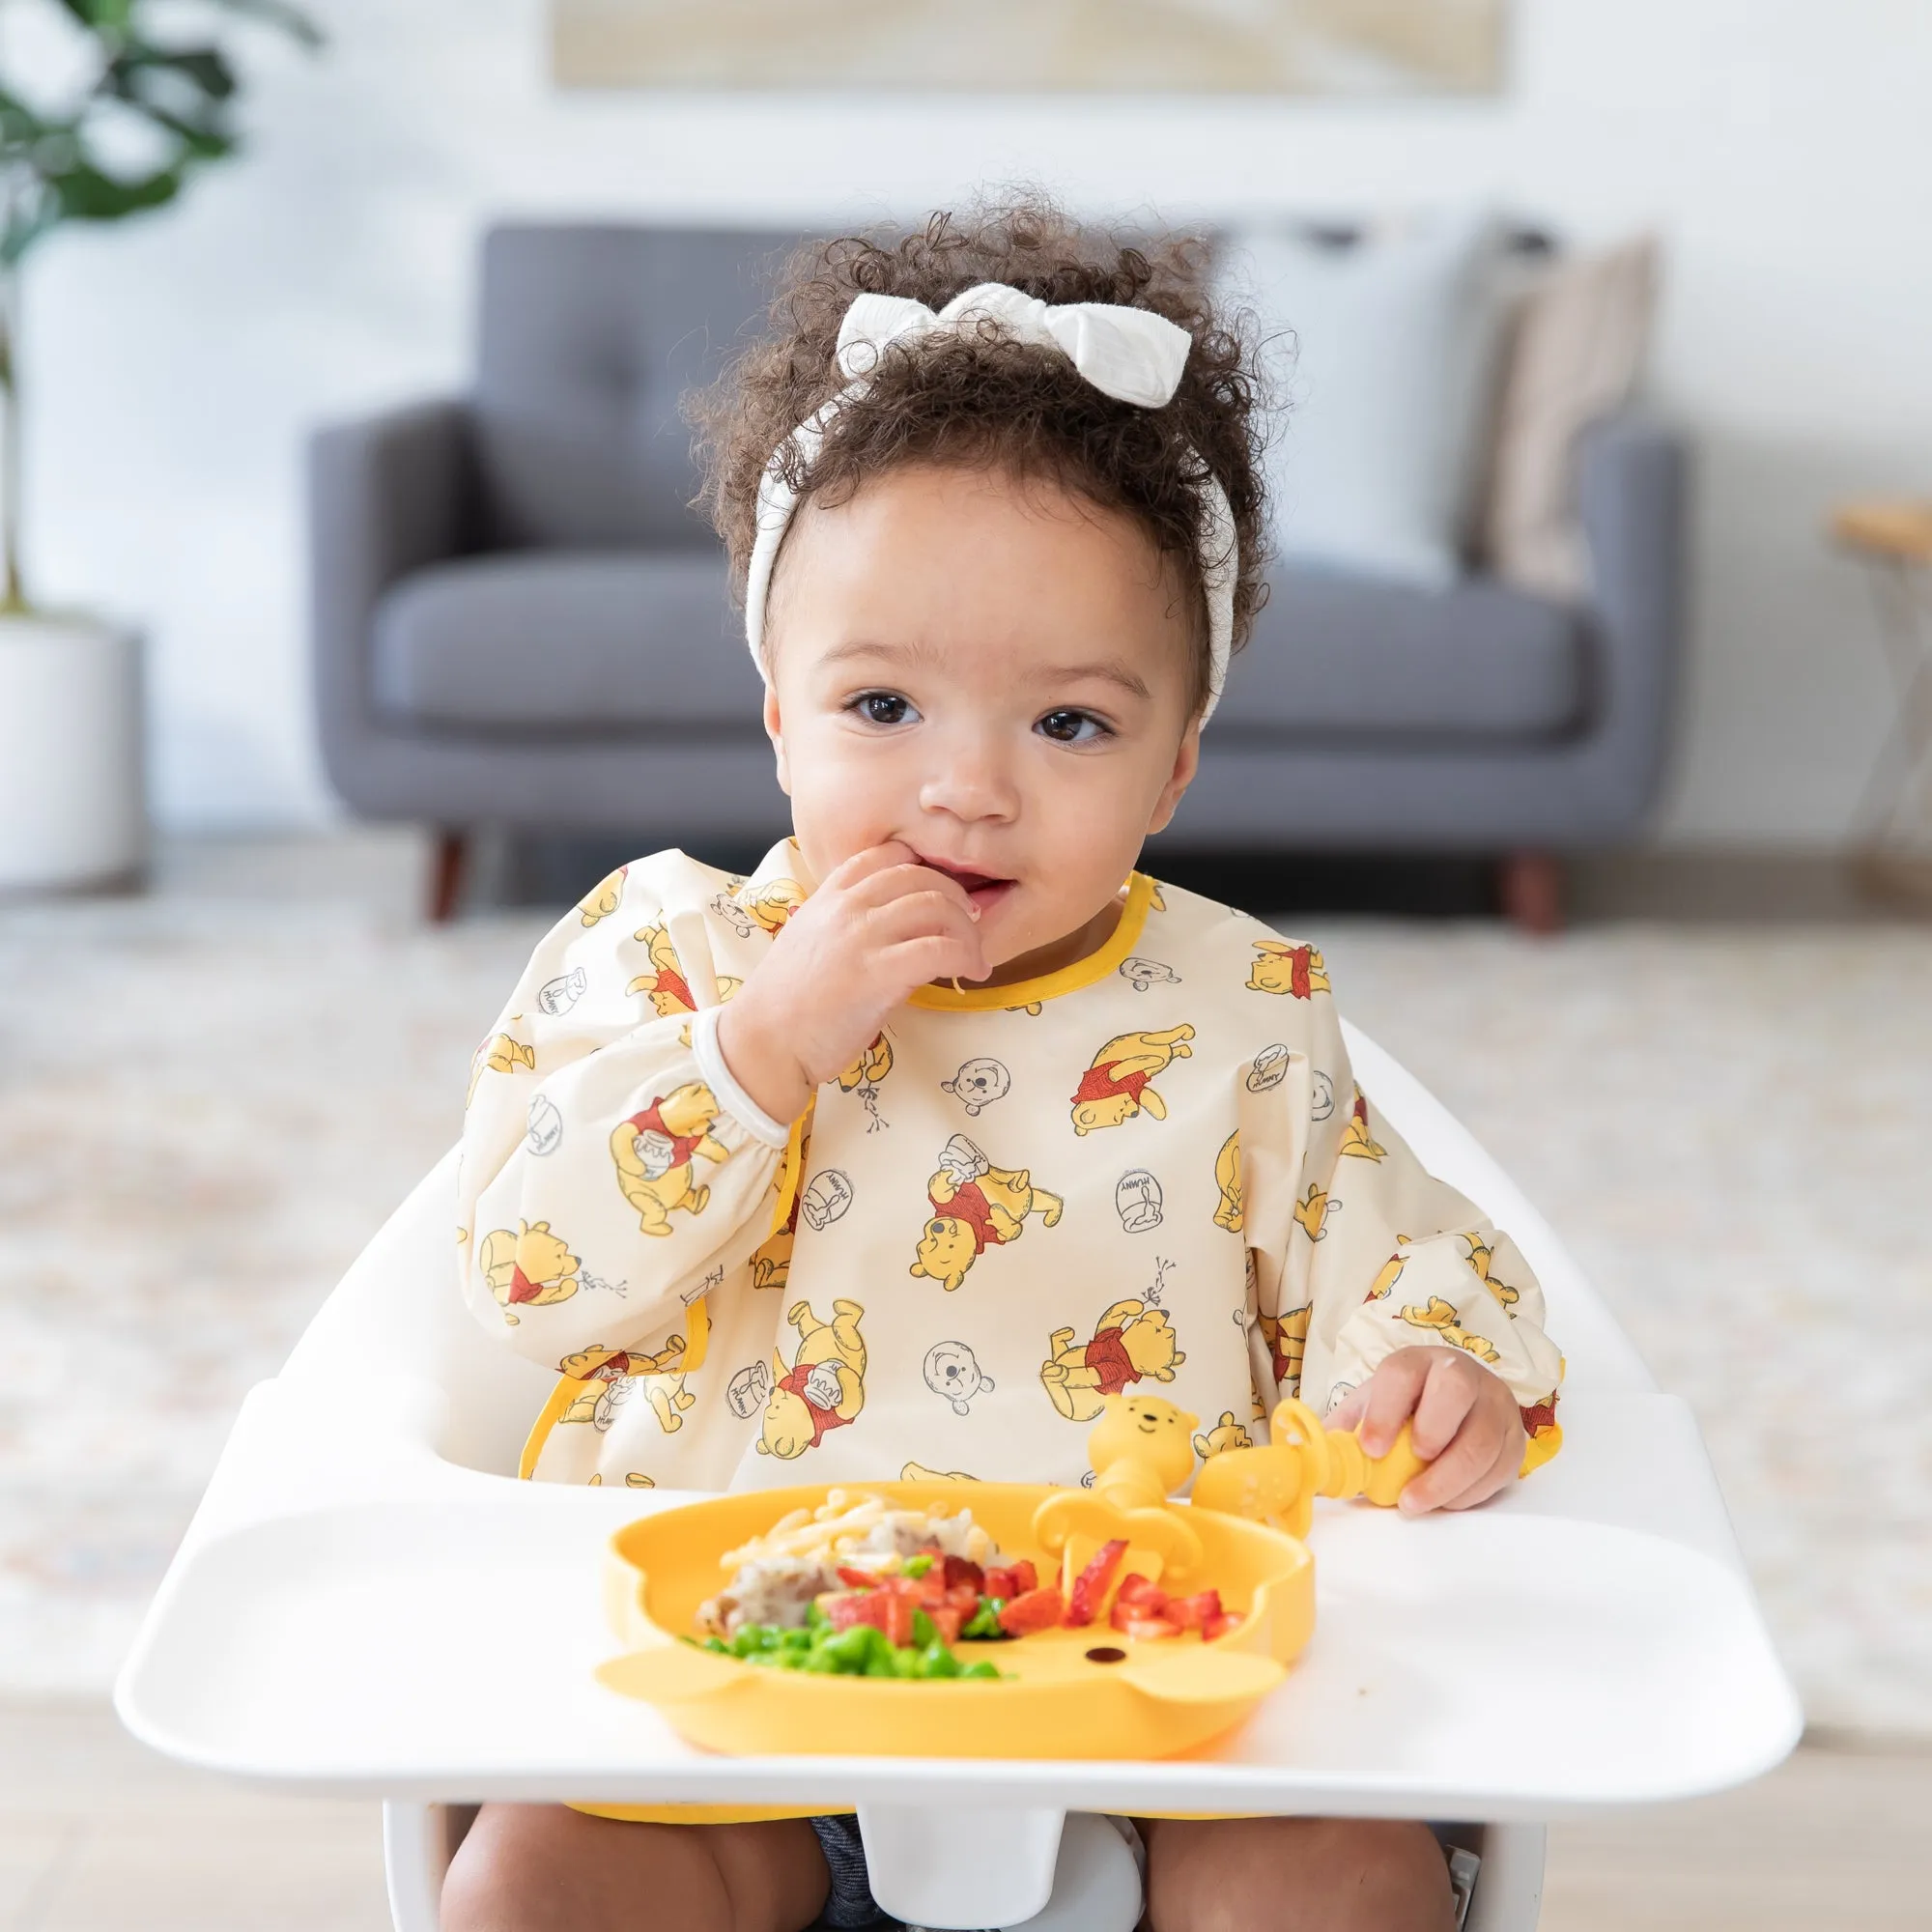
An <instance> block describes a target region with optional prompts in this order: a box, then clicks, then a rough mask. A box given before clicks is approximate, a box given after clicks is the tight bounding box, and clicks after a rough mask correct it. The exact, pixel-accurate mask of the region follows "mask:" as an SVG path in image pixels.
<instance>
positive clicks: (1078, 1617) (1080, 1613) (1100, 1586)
mask: <svg viewBox="0 0 1932 1932" xmlns="http://www.w3.org/2000/svg"><path fill="white" fill-rule="evenodd" d="M1126 1553H1127V1545H1126V1540H1125V1538H1123V1537H1118V1536H1117V1537H1116V1538H1115V1539H1114V1540H1113V1542H1111V1543H1103V1544H1101V1546H1100V1547H1099V1548H1098V1549H1096V1550H1095V1551H1094V1560H1093V1561H1092V1562H1091V1563H1089V1564H1088V1566H1087V1567H1086V1569H1084V1570H1083V1571H1081V1573H1080V1574H1079V1576H1077V1577H1074V1579H1073V1600H1072V1602H1071V1603H1069V1604H1068V1605H1067V1606H1066V1621H1067V1622H1068V1623H1069V1624H1072V1625H1073V1626H1075V1627H1076V1628H1078V1627H1079V1626H1080V1625H1082V1624H1091V1623H1092V1622H1093V1621H1094V1618H1095V1617H1097V1616H1098V1615H1099V1614H1100V1611H1101V1608H1102V1606H1103V1605H1105V1603H1106V1601H1107V1591H1108V1589H1109V1588H1110V1587H1111V1586H1112V1584H1113V1581H1114V1575H1115V1572H1116V1571H1118V1570H1119V1569H1120V1567H1121V1559H1122V1557H1123V1556H1125V1555H1126Z"/></svg>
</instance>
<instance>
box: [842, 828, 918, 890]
mask: <svg viewBox="0 0 1932 1932" xmlns="http://www.w3.org/2000/svg"><path fill="white" fill-rule="evenodd" d="M913 856H914V855H913V849H912V847H911V846H910V845H908V844H907V843H906V842H905V841H904V840H903V839H901V838H888V839H887V840H886V841H885V843H884V844H883V845H867V847H866V849H865V850H864V851H863V852H854V853H853V854H852V856H851V857H850V858H849V859H843V860H840V862H839V863H838V865H836V866H834V867H833V868H832V869H831V871H829V872H828V873H827V874H826V875H825V884H826V887H827V888H828V889H829V890H832V891H836V892H851V891H852V890H853V889H854V888H855V887H857V886H860V885H863V884H864V883H865V882H866V881H867V879H869V878H871V877H872V876H873V875H874V874H875V873H878V872H883V871H884V870H886V868H887V867H892V866H905V865H909V864H911V863H912V861H913Z"/></svg>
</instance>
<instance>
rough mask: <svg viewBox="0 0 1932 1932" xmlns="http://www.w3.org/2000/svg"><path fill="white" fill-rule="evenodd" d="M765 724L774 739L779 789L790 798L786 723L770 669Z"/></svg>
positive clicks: (768, 734)
mask: <svg viewBox="0 0 1932 1932" xmlns="http://www.w3.org/2000/svg"><path fill="white" fill-rule="evenodd" d="M764 725H765V736H766V737H767V738H769V739H770V740H771V741H772V756H773V758H774V760H775V761H776V764H777V769H778V778H779V789H780V790H781V792H783V793H784V795H785V796H786V797H787V798H789V797H790V796H791V766H790V764H789V762H788V761H787V760H786V757H785V746H784V725H783V722H782V721H781V719H780V717H779V694H778V687H777V686H776V685H775V684H773V682H772V679H771V673H770V672H769V671H767V672H766V673H765V704H764Z"/></svg>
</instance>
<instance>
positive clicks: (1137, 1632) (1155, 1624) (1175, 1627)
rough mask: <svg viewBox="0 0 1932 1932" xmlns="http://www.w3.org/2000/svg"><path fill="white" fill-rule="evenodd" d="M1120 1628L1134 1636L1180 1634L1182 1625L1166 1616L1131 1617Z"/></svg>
mask: <svg viewBox="0 0 1932 1932" xmlns="http://www.w3.org/2000/svg"><path fill="white" fill-rule="evenodd" d="M1118 1628H1120V1629H1121V1630H1122V1631H1124V1632H1125V1633H1126V1634H1127V1635H1128V1636H1132V1637H1156V1636H1179V1634H1180V1626H1179V1624H1175V1623H1169V1622H1168V1620H1167V1619H1166V1618H1165V1617H1129V1618H1128V1619H1127V1620H1126V1622H1125V1623H1123V1624H1122V1625H1120V1626H1119V1627H1118Z"/></svg>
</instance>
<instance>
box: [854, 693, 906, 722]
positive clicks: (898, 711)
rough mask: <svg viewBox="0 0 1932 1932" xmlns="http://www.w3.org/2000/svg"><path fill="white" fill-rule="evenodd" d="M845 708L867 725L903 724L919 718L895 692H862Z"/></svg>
mask: <svg viewBox="0 0 1932 1932" xmlns="http://www.w3.org/2000/svg"><path fill="white" fill-rule="evenodd" d="M845 708H846V709H847V710H848V711H856V712H857V713H858V714H859V716H860V717H861V718H863V719H864V720H865V721H866V723H867V725H903V724H904V723H905V722H906V720H907V719H908V718H916V717H918V716H919V714H918V713H917V712H916V711H915V710H914V709H913V708H912V705H911V704H910V703H909V702H908V701H907V700H906V699H905V698H903V697H901V696H899V695H898V693H897V692H895V691H862V692H861V693H860V694H859V696H857V697H855V698H854V699H853V700H852V701H851V703H850V704H848V705H847V706H846V707H845Z"/></svg>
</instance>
